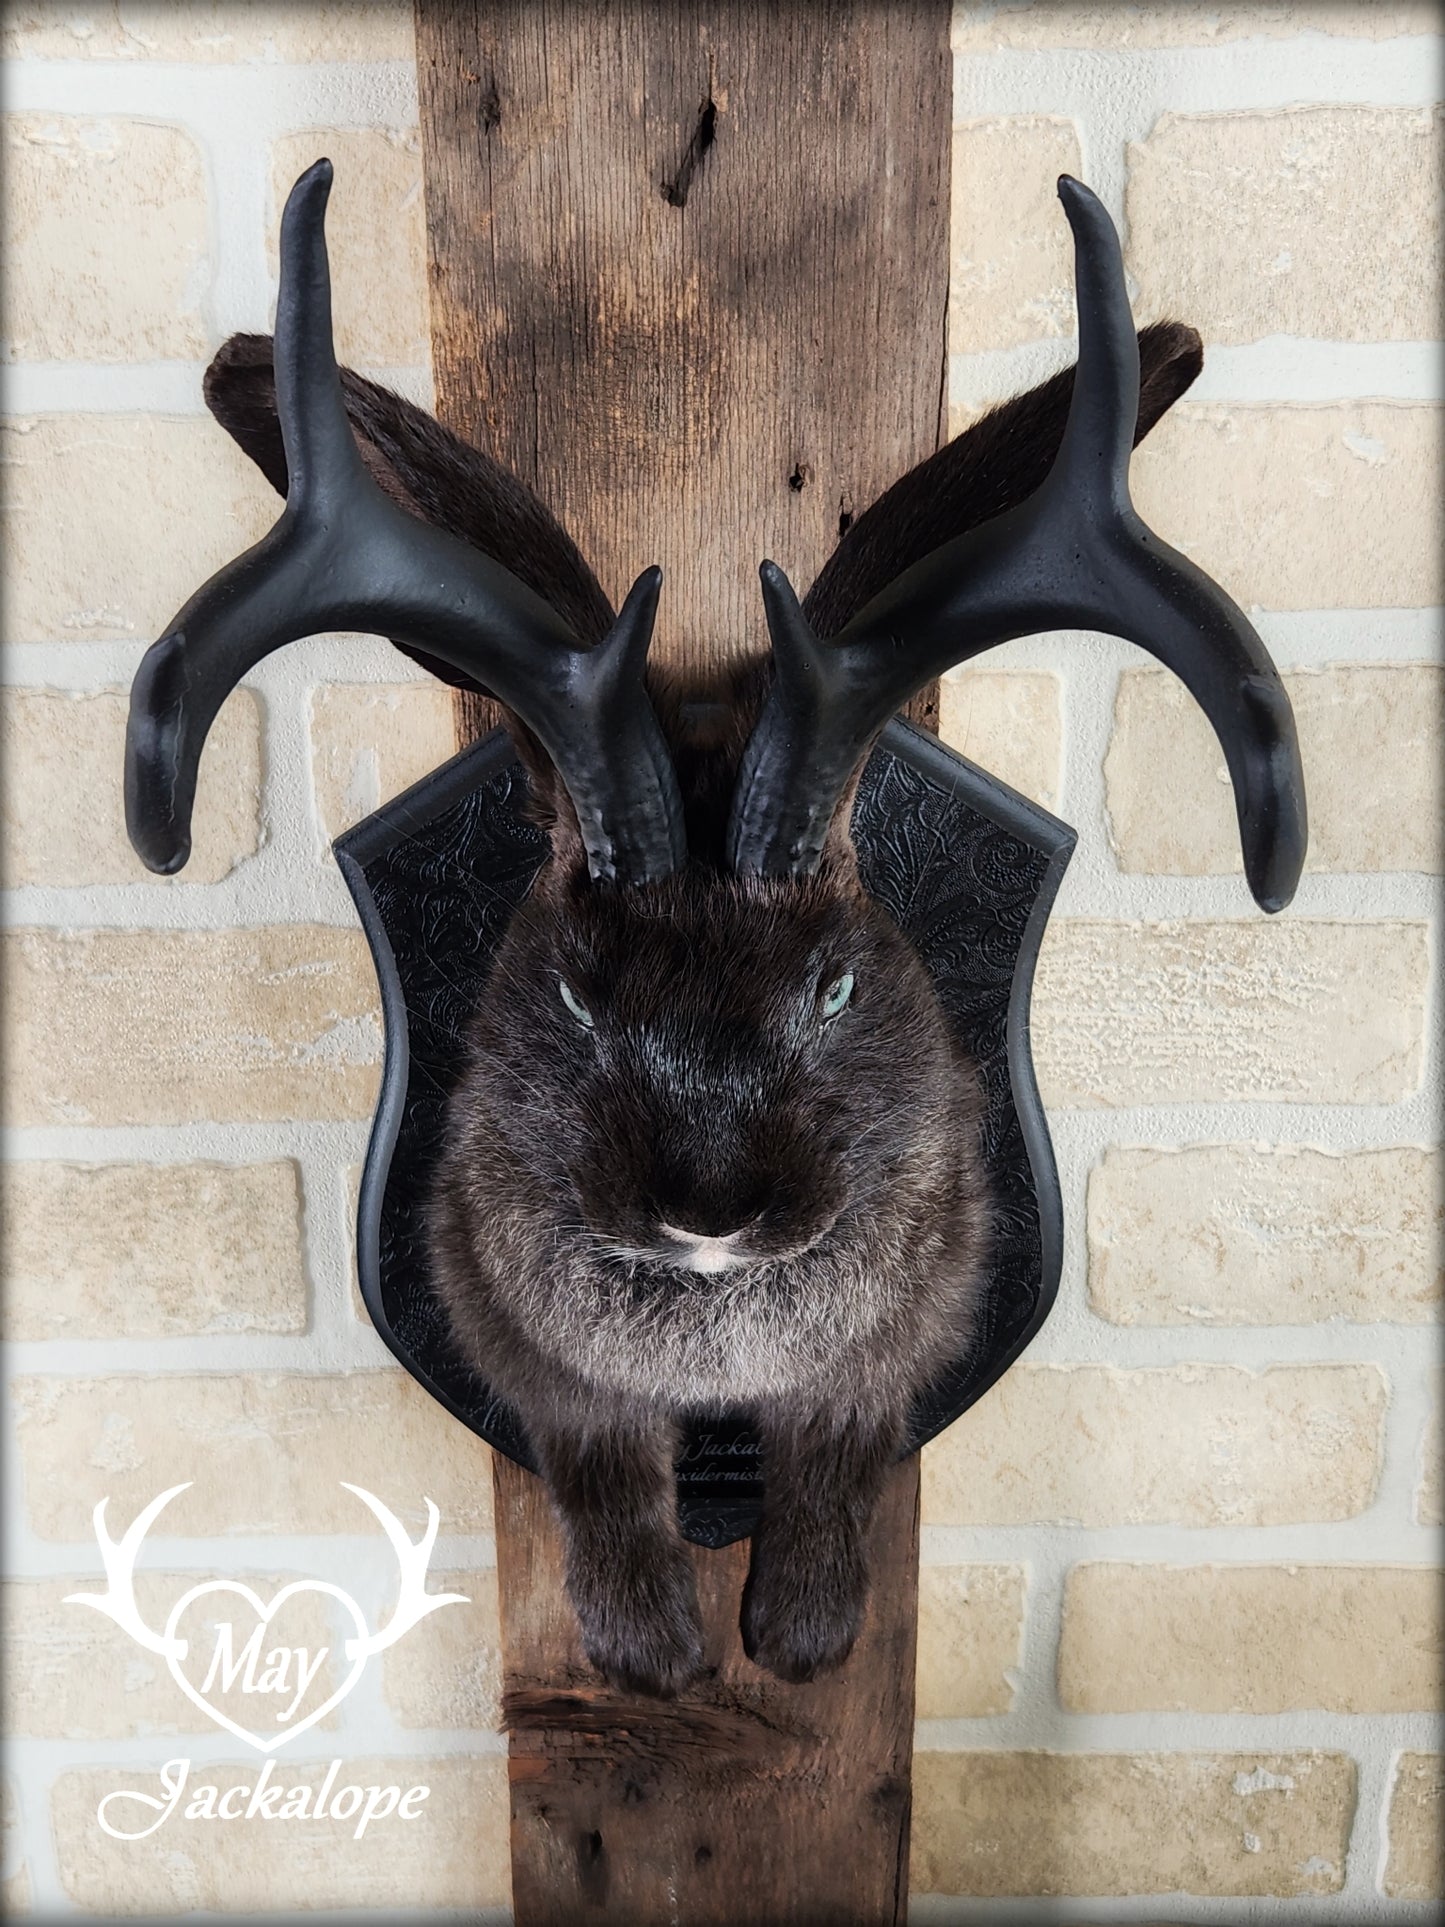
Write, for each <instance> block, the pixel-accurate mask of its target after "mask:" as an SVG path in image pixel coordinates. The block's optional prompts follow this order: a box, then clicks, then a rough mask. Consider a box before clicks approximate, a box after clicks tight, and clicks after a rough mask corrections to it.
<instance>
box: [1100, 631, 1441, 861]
mask: <svg viewBox="0 0 1445 1927" xmlns="http://www.w3.org/2000/svg"><path fill="white" fill-rule="evenodd" d="M1285 686H1286V687H1287V689H1288V690H1289V697H1290V703H1291V705H1292V706H1293V709H1294V713H1295V720H1296V722H1297V724H1298V726H1299V741H1300V756H1301V758H1302V760H1303V763H1304V772H1305V789H1306V792H1307V795H1308V798H1309V820H1310V841H1309V857H1308V860H1307V863H1306V868H1307V869H1309V870H1312V871H1316V872H1322V871H1328V872H1352V871H1373V870H1421V871H1429V872H1438V871H1439V870H1440V869H1441V867H1442V859H1445V836H1442V833H1441V822H1442V820H1445V775H1442V766H1441V756H1440V728H1441V718H1442V714H1445V671H1442V670H1441V669H1440V668H1439V667H1438V665H1436V664H1433V663H1410V664H1400V665H1383V664H1378V665H1377V664H1374V663H1353V664H1345V663H1336V664H1334V665H1332V666H1331V667H1330V668H1328V669H1317V670H1309V669H1304V670H1295V671H1293V672H1292V673H1291V674H1290V675H1288V676H1286V677H1285ZM1104 781H1105V784H1106V787H1107V807H1108V812H1109V835H1110V840H1111V842H1112V843H1113V846H1114V853H1115V855H1116V856H1117V857H1118V859H1119V867H1120V869H1122V870H1127V871H1133V872H1146V873H1152V874H1154V875H1164V876H1219V875H1223V874H1227V873H1229V872H1235V873H1238V871H1239V870H1240V869H1241V867H1242V865H1241V861H1240V852H1239V830H1238V827H1237V819H1236V816H1235V811H1234V793H1233V791H1232V790H1231V788H1230V786H1229V772H1228V770H1227V768H1226V767H1225V761H1224V752H1223V750H1221V749H1220V747H1219V743H1218V740H1217V738H1216V737H1215V734H1214V731H1213V730H1212V729H1211V728H1210V726H1209V723H1208V721H1207V719H1206V718H1205V716H1204V713H1203V711H1202V710H1201V709H1200V708H1199V707H1198V705H1197V704H1196V703H1195V701H1194V699H1193V697H1192V696H1190V694H1189V692H1188V691H1187V690H1186V689H1185V687H1184V685H1183V684H1182V683H1181V682H1179V681H1178V680H1177V679H1176V678H1175V677H1173V676H1171V675H1168V674H1167V673H1165V672H1164V671H1162V670H1150V669H1141V670H1133V669H1131V670H1127V671H1126V672H1125V673H1124V675H1123V676H1121V677H1120V679H1119V692H1118V696H1117V697H1116V699H1115V703H1114V733H1113V736H1112V737H1111V739H1110V742H1109V752H1108V755H1107V756H1106V757H1105V759H1104Z"/></svg>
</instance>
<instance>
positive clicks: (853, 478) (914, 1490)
mask: <svg viewBox="0 0 1445 1927" xmlns="http://www.w3.org/2000/svg"><path fill="white" fill-rule="evenodd" d="M417 39H418V76H419V84H420V94H421V111H422V133H423V142H424V150H425V161H426V197H427V223H428V233H429V241H430V252H431V302H432V335H433V354H434V365H435V370H436V393H437V412H438V414H439V416H440V417H441V419H442V420H443V421H445V422H446V423H447V424H448V426H450V427H452V428H454V429H456V430H457V431H459V432H460V433H461V434H463V435H465V436H467V437H468V438H469V439H472V440H474V441H476V442H477V443H479V444H480V445H481V446H483V447H486V448H488V449H490V450H491V451H492V452H493V453H494V454H495V455H497V456H498V457H499V459H501V460H502V461H504V462H506V463H508V464H509V465H510V466H511V467H512V468H513V469H514V470H515V471H516V472H517V473H518V474H519V475H521V476H522V477H523V478H524V479H525V480H527V481H528V482H529V483H531V485H532V486H533V487H534V488H536V489H537V490H538V492H539V493H540V494H541V495H542V496H543V498H544V499H545V500H546V501H547V502H548V503H549V504H550V506H551V507H552V508H553V509H554V510H555V511H556V512H557V513H558V514H559V515H560V516H561V517H562V519H563V521H564V522H565V523H566V524H567V526H568V528H569V529H570V530H571V532H572V533H573V535H574V536H575V537H576V539H577V540H578V542H579V543H580V545H581V547H582V549H583V552H584V553H585V554H586V555H587V557H588V559H589V560H590V561H591V562H592V564H593V566H594V568H595V569H596V570H597V573H598V575H599V577H600V579H601V581H602V583H603V586H604V588H606V589H607V591H608V593H609V594H610V595H611V596H612V597H613V599H614V601H617V600H620V597H621V595H622V594H623V593H624V592H625V590H626V588H627V586H628V584H629V583H630V582H631V580H632V579H633V577H634V576H635V574H636V573H637V571H638V570H639V569H640V568H641V567H643V566H644V565H645V564H647V563H649V562H652V561H659V562H661V563H662V564H663V566H664V568H665V569H666V571H667V584H666V587H665V590H664V595H663V606H662V614H661V618H660V621H659V626H658V638H657V643H656V645H655V647H656V649H657V651H658V653H659V654H660V655H662V656H664V657H668V658H670V659H672V660H674V661H688V662H690V663H719V662H722V661H724V660H726V659H727V658H728V657H729V656H730V655H731V654H733V653H734V652H736V651H737V650H740V649H743V648H748V647H756V646H759V645H761V644H762V642H763V641H764V640H765V633H764V627H763V622H762V612H761V604H760V600H759V596H758V588H757V564H758V562H759V561H760V560H761V558H762V557H763V556H765V555H771V556H773V557H774V558H775V559H776V560H777V561H779V562H781V563H782V564H783V566H784V567H785V568H786V569H787V570H788V571H789V573H790V574H791V575H792V576H793V577H794V579H795V581H796V582H797V583H798V585H799V587H800V589H801V588H803V587H805V586H806V585H807V583H808V582H810V581H811V580H812V577H813V575H814V574H815V573H816V571H817V569H818V568H819V567H820V566H821V564H822V562H823V561H824V559H825V558H826V556H827V555H828V553H829V551H830V550H831V549H832V547H833V545H834V543H835V542H836V541H837V539H838V536H839V533H840V529H842V528H844V527H846V525H847V522H848V521H849V520H850V519H851V517H852V516H853V515H854V514H856V513H857V512H858V511H860V510H861V509H862V508H864V507H865V506H866V505H867V504H868V502H870V501H871V500H872V499H873V497H874V496H875V495H877V494H878V493H879V492H880V491H881V490H882V489H883V488H885V487H886V486H887V485H888V484H889V483H890V482H892V481H893V480H894V479H895V477H896V476H897V475H898V474H900V473H901V472H902V471H903V470H904V469H905V468H907V467H908V466H910V465H911V464H912V463H914V462H916V461H918V460H921V459H922V458H923V457H924V456H925V455H927V454H929V453H930V452H931V451H932V450H933V449H934V448H935V447H936V446H937V444H938V440H939V437H940V434H941V433H942V429H943V420H944V415H943V410H944V401H945V388H944V381H945V365H946V364H945V352H944V351H945V335H944V328H945V301H946V293H947V262H948V156H949V138H950V132H949V130H950V119H951V105H950V70H949V62H948V52H947V40H948V8H947V5H946V4H945V3H944V0H907V4H896V5H886V4H882V3H881V0H879V3H876V4H871V5H869V4H861V0H853V3H851V4H838V3H834V4H825V3H824V0H819V3H818V4H816V5H813V6H810V7H808V8H780V9H770V8H763V7H758V6H755V5H752V4H749V3H748V0H731V3H730V4H712V5H708V4H702V3H701V0H681V4H675V5H666V4H662V3H661V0H592V3H591V4H570V5H569V4H566V3H565V0H533V4H531V5H528V6H526V7H516V6H511V7H509V6H507V5H505V4H503V3H502V0H489V3H488V4H476V0H417ZM912 713H913V714H914V716H915V719H917V720H921V721H924V722H925V723H935V724H936V713H937V710H936V696H935V694H934V692H925V697H924V698H923V699H922V700H921V701H920V702H919V703H918V704H917V705H915V706H914V708H913V711H912ZM494 720H495V717H494V712H493V711H492V710H491V708H490V705H487V704H485V703H482V702H479V701H477V700H476V699H474V698H466V697H463V698H461V699H460V700H459V702H458V711H457V721H458V732H459V741H463V742H465V741H468V740H470V739H471V738H472V736H474V735H475V734H476V733H478V732H479V731H480V730H482V729H485V728H488V727H490V726H491V725H492V723H493V721H494ZM495 1485H496V1499H497V1559H498V1576H499V1583H500V1588H501V1600H502V1639H503V1660H504V1674H505V1688H506V1708H507V1719H508V1724H509V1728H510V1732H511V1743H510V1751H511V1784H512V1864H513V1886H514V1906H515V1912H516V1919H517V1922H518V1927H568V1924H569V1923H572V1922H583V1921H586V1922H598V1921H603V1920H613V1921H618V1922H626V1923H627V1924H628V1927H652V1924H653V1923H659V1927H660V1923H663V1922H679V1923H683V1927H754V1924H755V1927H777V1924H780V1923H818V1924H819V1927H823V1923H826V1924H827V1927H894V1924H895V1923H897V1922H901V1921H902V1920H903V1918H904V1911H905V1906H906V1896H907V1861H908V1814H909V1781H910V1767H911V1750H912V1726H913V1668H914V1643H915V1636H916V1619H917V1559H918V1523H917V1521H918V1468H917V1461H916V1460H914V1461H911V1462H909V1463H908V1464H906V1465H903V1466H899V1467H898V1468H896V1470H895V1472H894V1474H893V1475H892V1478H891V1481H890V1484H889V1487H888V1490H887V1492H886V1493H885V1496H884V1498H883V1500H882V1502H881V1503H880V1506H879V1510H878V1515H877V1519H876V1521H875V1525H874V1534H873V1546H874V1570H875V1572H876V1573H877V1574H878V1575H879V1581H880V1583H879V1584H878V1586H877V1587H876V1589H875V1593H874V1597H873V1601H872V1604H871V1607H870V1614H869V1620H868V1624H867V1627H866V1629H865V1632H864V1634H863V1636H862V1638H861V1639H860V1641H859V1644H858V1647H857V1649H856V1650H855V1652H854V1654H853V1656H852V1658H851V1659H850V1661H849V1663H848V1665H847V1666H846V1667H845V1668H844V1669H843V1671H842V1672H841V1673H840V1674H838V1675H837V1676H835V1677H834V1678H832V1679H828V1680H824V1681H820V1682H819V1683H817V1684H816V1685H813V1686H810V1687H805V1688H796V1687H788V1686H783V1685H781V1684H780V1683H778V1682H777V1681H775V1680H772V1679H771V1678H769V1677H768V1676H767V1675H765V1674H763V1673H761V1672H759V1671H758V1670H757V1669H756V1668H755V1667H753V1666H752V1665H751V1664H750V1663H749V1662H748V1660H747V1659H746V1658H745V1656H744V1655H743V1652H742V1648H741V1642H740V1639H739V1635H738V1630H737V1621H738V1606H739V1598H740V1593H741V1588H742V1582H743V1578H744V1576H745V1572H746V1552H747V1549H746V1547H732V1548H729V1549H728V1550H727V1551H725V1552H717V1553H709V1552H703V1551H697V1552H696V1553H695V1554H694V1557H695V1559H696V1562H697V1568H698V1575H699V1588H700V1594H701V1598H702V1602H703V1608H704V1616H705V1622H706V1626H707V1640H708V1668H707V1671H706V1672H705V1674H704V1676H703V1678H702V1679H701V1680H700V1681H699V1682H698V1684H697V1685H696V1686H695V1687H694V1688H693V1689H692V1690H690V1691H689V1693H688V1694H687V1695H685V1696H684V1697H683V1698H682V1699H681V1700H680V1701H678V1702H676V1703H675V1704H673V1705H670V1706H669V1705H661V1704H659V1703H656V1702H651V1701H645V1700H639V1699H630V1698H626V1697H624V1696H621V1695H618V1694H615V1693H612V1692H610V1691H609V1690H608V1689H606V1688H604V1687H603V1686H602V1685H601V1684H600V1683H599V1682H598V1680H597V1679H596V1677H595V1676H594V1675H593V1674H592V1673H591V1671H590V1669H589V1668H588V1667H587V1666H586V1664H585V1662H584V1661H583V1658H582V1654H581V1650H580V1646H579V1644H578V1640H577V1633H576V1627H575V1623H574V1621H573V1619H572V1615H571V1609H570V1607H569V1606H568V1603H567V1600H566V1596H565V1592H564V1590H563V1586H562V1554H561V1544H560V1538H559V1534H558V1532H557V1528H556V1525H555V1522H554V1520H553V1517H552V1514H551V1509H550V1505H549V1503H548V1501H547V1498H546V1494H545V1492H544V1491H543V1489H542V1488H541V1486H540V1484H539V1483H538V1482H537V1481H536V1480H535V1479H533V1478H532V1477H531V1476H530V1475H528V1474H526V1473H523V1472H521V1471H520V1470H519V1469H518V1468H517V1467H516V1466H514V1465H512V1464H510V1463H509V1462H507V1461H505V1460H502V1459H500V1458H498V1459H496V1460H495Z"/></svg>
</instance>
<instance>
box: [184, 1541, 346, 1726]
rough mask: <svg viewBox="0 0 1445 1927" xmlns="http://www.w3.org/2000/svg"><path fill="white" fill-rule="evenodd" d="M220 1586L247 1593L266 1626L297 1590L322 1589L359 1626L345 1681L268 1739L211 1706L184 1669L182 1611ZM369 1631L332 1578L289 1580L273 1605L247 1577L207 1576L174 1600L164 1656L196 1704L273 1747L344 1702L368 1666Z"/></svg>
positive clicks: (219, 1722) (221, 1722)
mask: <svg viewBox="0 0 1445 1927" xmlns="http://www.w3.org/2000/svg"><path fill="white" fill-rule="evenodd" d="M217 1592H229V1593H235V1594H236V1595H237V1596H238V1597H239V1598H241V1599H244V1600H245V1601H246V1603H247V1604H248V1605H249V1606H250V1607H251V1609H252V1611H253V1612H254V1613H255V1615H256V1618H257V1619H258V1620H259V1621H260V1623H261V1625H262V1626H268V1625H269V1624H270V1623H271V1621H272V1620H273V1619H274V1618H275V1616H276V1614H277V1613H278V1612H279V1611H280V1610H281V1608H282V1607H283V1606H284V1605H285V1604H286V1602H287V1600H288V1599H291V1598H293V1597H294V1596H295V1595H296V1594H297V1593H303V1592H319V1593H324V1594H326V1595H327V1596H328V1597H330V1598H332V1599H338V1600H340V1602H341V1604H342V1605H343V1606H345V1608H346V1610H347V1611H348V1612H349V1613H350V1615H351V1620H352V1624H353V1625H354V1626H355V1628H356V1637H355V1639H350V1640H347V1641H345V1642H344V1646H345V1649H346V1650H347V1651H349V1652H350V1653H351V1655H352V1660H351V1671H350V1672H349V1673H348V1674H347V1675H346V1677H345V1679H343V1680H342V1682H341V1684H340V1685H339V1686H338V1687H337V1688H336V1690H335V1692H333V1693H332V1695H331V1697H330V1698H329V1699H326V1700H323V1701H322V1703H321V1705H320V1706H317V1707H313V1709H312V1710H311V1712H309V1713H308V1714H307V1715H306V1716H305V1718H304V1719H300V1720H298V1721H297V1722H296V1723H295V1725H294V1726H288V1727H287V1728H286V1731H285V1732H284V1733H276V1734H273V1735H272V1736H271V1737H270V1738H269V1739H262V1738H261V1737H260V1736H259V1735H258V1734H256V1733H253V1732H252V1731H251V1729H250V1728H249V1727H246V1726H242V1725H241V1724H240V1722H239V1721H238V1720H233V1719H232V1718H231V1716H230V1715H229V1714H228V1713H223V1712H221V1711H220V1710H219V1709H218V1708H217V1707H214V1706H212V1705H211V1703H210V1701H209V1700H208V1699H207V1698H206V1697H205V1695H204V1694H203V1693H202V1692H201V1691H200V1689H199V1688H198V1687H196V1686H193V1685H192V1684H191V1682H190V1680H189V1679H187V1677H186V1675H185V1674H184V1673H183V1672H182V1671H181V1661H182V1660H183V1659H184V1658H185V1657H186V1655H187V1654H188V1652H189V1651H190V1646H189V1642H188V1641H186V1640H183V1639H180V1638H178V1637H177V1634H176V1626H177V1624H178V1623H179V1621H180V1618H181V1615H182V1614H183V1613H184V1612H185V1610H186V1608H187V1607H188V1606H190V1605H192V1604H194V1602H195V1601H196V1600H197V1599H200V1598H203V1597H204V1596H205V1595H206V1594H207V1593H217ZM366 1633H367V1627H366V1621H365V1619H364V1618H363V1617H362V1613H361V1609H360V1607H359V1606H358V1605H357V1603H356V1601H355V1600H354V1599H353V1598H352V1597H351V1594H350V1593H349V1592H343V1591H342V1589H341V1587H340V1586H333V1585H332V1584H331V1582H330V1580H328V1579H293V1580H290V1581H289V1582H288V1583H287V1584H286V1585H284V1586H283V1587H282V1588H281V1590H280V1591H279V1592H278V1593H277V1594H276V1595H275V1597H274V1598H273V1599H272V1600H271V1603H270V1605H269V1606H267V1605H263V1604H262V1601H261V1597H260V1595H259V1594H258V1593H256V1592H253V1591H252V1589H251V1588H250V1587H249V1586H248V1585H247V1584H246V1583H245V1581H244V1580H242V1579H207V1580H204V1581H203V1582H202V1583H201V1584H200V1585H196V1586H192V1587H191V1589H190V1591H189V1592H184V1593H182V1594H181V1596H180V1598H179V1599H178V1600H177V1601H176V1603H175V1605H174V1606H172V1608H171V1612H170V1617H169V1618H168V1619H167V1621H166V1630H165V1641H166V1648H167V1650H166V1654H165V1662H166V1667H167V1670H168V1671H169V1673H170V1676H171V1678H172V1679H173V1680H174V1681H175V1682H176V1685H177V1686H179V1687H180V1689H181V1691H182V1692H183V1693H184V1694H185V1696H186V1698H187V1699H188V1700H190V1701H191V1703H192V1705H194V1706H198V1707H199V1708H200V1709H201V1711H202V1712H203V1713H205V1714H207V1715H208V1716H209V1717H210V1718H211V1719H213V1720H214V1721H215V1722H216V1724H217V1726H222V1727H224V1728H225V1729H226V1730H227V1732H229V1733H234V1734H235V1736H236V1738H237V1739H238V1740H244V1741H245V1742H246V1744H247V1745H248V1746H254V1747H255V1748H256V1750H257V1751H258V1752H260V1753H274V1752H275V1751H276V1749H277V1747H278V1746H284V1745H285V1744H286V1742H287V1741H288V1740H294V1739H295V1738H296V1736H297V1735H298V1734H299V1733H305V1732H307V1731H308V1730H309V1729H310V1728H311V1727H313V1726H315V1725H316V1724H317V1722H318V1721H320V1720H324V1719H325V1718H326V1715H327V1714H328V1713H329V1712H330V1711H331V1710H332V1708H333V1707H336V1706H339V1705H340V1704H341V1702H342V1701H343V1700H344V1699H345V1698H346V1696H347V1694H348V1693H349V1692H350V1691H351V1690H352V1688H353V1687H354V1686H355V1685H356V1682H357V1681H358V1680H359V1679H360V1678H361V1675H362V1674H363V1673H364V1672H365V1670H366V1661H367V1654H366V1651H365V1640H366Z"/></svg>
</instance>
